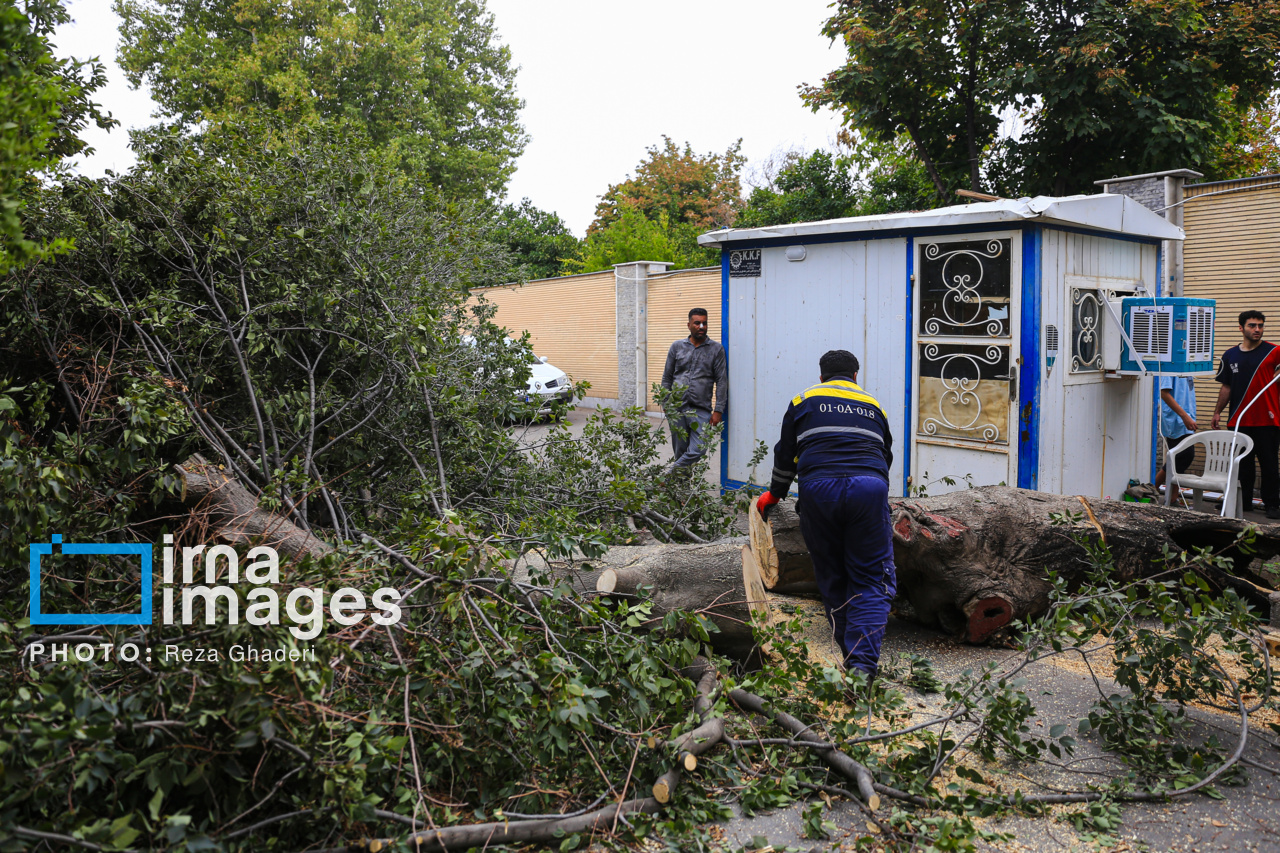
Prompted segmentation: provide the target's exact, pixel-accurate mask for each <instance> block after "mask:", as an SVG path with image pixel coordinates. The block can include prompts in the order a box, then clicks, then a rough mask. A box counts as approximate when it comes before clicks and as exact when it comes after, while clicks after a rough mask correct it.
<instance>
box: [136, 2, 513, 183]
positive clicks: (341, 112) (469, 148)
mask: <svg viewBox="0 0 1280 853" xmlns="http://www.w3.org/2000/svg"><path fill="white" fill-rule="evenodd" d="M115 9H116V11H117V12H118V13H119V15H120V17H121V19H122V21H123V23H122V25H121V30H120V31H121V47H120V63H121V65H122V66H123V68H124V69H125V72H126V74H127V76H128V77H129V79H130V81H131V82H132V83H133V84H134V85H139V84H141V83H143V82H146V83H147V84H148V85H149V86H150V87H151V91H152V95H153V97H154V98H155V99H156V101H157V102H158V103H159V104H160V111H161V114H162V116H164V117H167V118H170V119H173V120H176V121H178V122H180V123H182V124H184V125H196V124H198V123H200V122H218V121H222V120H227V119H233V118H238V117H241V116H243V115H245V114H246V113H252V112H260V111H267V112H273V113H276V114H279V115H281V116H283V117H285V118H287V119H288V120H289V121H290V122H293V123H301V122H305V121H307V120H309V119H315V118H319V119H323V120H326V121H338V122H345V123H348V124H351V125H354V126H357V127H359V128H361V129H362V130H363V132H364V134H365V135H367V137H368V139H370V140H371V141H372V142H373V144H375V145H377V146H381V147H386V148H388V149H389V150H390V151H392V152H393V154H394V155H395V156H396V157H397V158H398V160H399V161H400V163H401V167H402V168H403V169H404V170H405V171H406V172H408V173H409V174H411V175H413V176H414V177H415V178H416V179H418V180H421V181H423V182H426V183H429V184H431V185H434V186H437V187H440V188H442V189H443V190H444V191H445V193H446V194H447V195H449V196H458V197H467V196H469V197H496V196H500V195H501V193H502V189H503V187H505V185H506V182H507V180H508V178H509V177H510V175H511V173H512V172H513V171H514V169H515V159H516V157H518V156H519V154H520V152H521V151H522V150H523V149H524V145H525V142H526V136H525V133H524V130H523V128H522V127H521V125H520V123H519V120H518V112H519V110H520V107H521V106H522V102H521V100H520V99H519V98H518V97H517V95H516V91H515V69H514V67H513V66H512V64H511V53H510V50H509V49H508V48H507V47H505V46H503V45H501V44H499V43H498V41H497V34H496V31H495V27H494V20H493V16H492V15H491V14H490V13H489V12H488V11H487V9H486V8H485V3H484V0H377V2H374V0H360V2H354V3H345V2H339V0H297V2H292V3H287V4H281V3H278V2H275V0H116V3H115Z"/></svg>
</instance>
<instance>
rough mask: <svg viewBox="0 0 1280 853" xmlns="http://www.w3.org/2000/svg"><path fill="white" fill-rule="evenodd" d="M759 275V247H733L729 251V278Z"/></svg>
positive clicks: (755, 276)
mask: <svg viewBox="0 0 1280 853" xmlns="http://www.w3.org/2000/svg"><path fill="white" fill-rule="evenodd" d="M759 276H760V250H759V249H734V250H732V251H730V252H729V278H759Z"/></svg>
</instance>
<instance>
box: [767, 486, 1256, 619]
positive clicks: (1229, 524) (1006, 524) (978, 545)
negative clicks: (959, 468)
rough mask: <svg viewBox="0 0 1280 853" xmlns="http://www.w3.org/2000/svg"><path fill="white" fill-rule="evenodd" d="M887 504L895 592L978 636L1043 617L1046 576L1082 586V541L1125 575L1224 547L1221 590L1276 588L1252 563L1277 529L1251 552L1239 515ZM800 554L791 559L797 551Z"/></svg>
mask: <svg viewBox="0 0 1280 853" xmlns="http://www.w3.org/2000/svg"><path fill="white" fill-rule="evenodd" d="M788 504H792V502H790V501H788V502H784V503H783V504H781V505H779V507H778V508H775V512H776V510H777V509H781V508H782V507H784V506H787V505H788ZM890 509H891V512H892V518H893V554H894V561H895V563H896V565H897V570H898V595H899V598H900V599H905V600H906V602H907V603H908V604H909V605H910V607H909V613H908V615H910V616H912V617H913V618H915V619H916V620H918V621H920V622H922V623H924V624H928V625H935V626H937V627H939V628H941V629H942V630H944V631H946V632H947V633H950V634H955V635H959V636H962V637H963V638H964V639H966V640H968V641H969V642H971V643H980V642H982V641H984V640H986V639H987V638H989V637H990V636H991V635H992V634H993V633H994V632H995V631H997V630H998V629H1000V628H1002V627H1004V626H1005V625H1007V624H1009V623H1010V622H1011V621H1013V620H1015V619H1022V618H1026V617H1028V616H1032V615H1035V614H1038V613H1040V612H1043V610H1044V609H1045V608H1046V607H1047V606H1048V603H1049V598H1048V596H1049V591H1050V589H1051V587H1050V584H1049V577H1048V572H1049V571H1054V572H1056V573H1057V574H1058V575H1060V576H1062V577H1064V578H1066V579H1067V581H1068V582H1069V583H1072V584H1075V583H1079V582H1080V581H1082V580H1083V579H1084V578H1085V576H1086V575H1087V573H1088V571H1089V568H1090V566H1091V563H1090V560H1089V556H1088V553H1087V551H1086V549H1085V547H1084V545H1082V543H1087V544H1089V545H1093V546H1097V545H1101V544H1103V543H1104V542H1105V544H1106V546H1107V548H1108V549H1109V551H1110V554H1111V557H1112V559H1113V560H1114V566H1115V568H1114V577H1115V578H1116V579H1117V580H1121V581H1128V580H1134V579H1137V578H1140V577H1145V576H1150V575H1152V574H1154V573H1156V572H1158V571H1161V570H1162V568H1163V562H1162V561H1161V555H1162V554H1163V553H1164V551H1165V549H1166V548H1167V549H1168V550H1169V552H1170V553H1174V554H1177V553H1181V552H1184V551H1189V550H1192V549H1196V548H1209V549H1211V550H1213V551H1220V552H1223V554H1224V555H1225V556H1226V557H1228V558H1229V559H1230V560H1231V561H1232V564H1233V567H1234V568H1233V570H1232V571H1231V572H1224V571H1222V570H1220V569H1216V568H1214V567H1212V566H1205V567H1203V568H1199V569H1197V571H1199V572H1200V574H1201V575H1202V576H1203V577H1204V578H1205V579H1206V580H1207V581H1208V582H1209V584H1210V585H1211V586H1212V587H1214V589H1215V590H1216V591H1218V592H1221V591H1223V590H1225V589H1227V588H1231V589H1234V590H1235V591H1236V592H1237V593H1239V594H1240V595H1241V596H1242V597H1243V598H1245V599H1246V600H1248V601H1249V602H1250V603H1251V604H1253V605H1254V606H1255V607H1257V608H1258V609H1260V610H1261V611H1262V612H1264V613H1266V612H1267V609H1268V606H1269V604H1268V599H1267V595H1268V593H1269V592H1270V591H1271V590H1269V589H1267V585H1266V580H1265V579H1264V578H1262V577H1260V576H1259V575H1257V574H1256V573H1254V572H1253V571H1251V570H1250V568H1249V567H1250V564H1251V563H1252V561H1253V560H1255V559H1257V558H1259V557H1261V558H1262V559H1267V558H1270V557H1273V556H1275V555H1277V554H1280V525H1274V524H1268V525H1262V526H1259V527H1258V528H1257V536H1256V538H1255V540H1254V541H1253V543H1252V546H1251V550H1246V549H1244V548H1241V547H1239V546H1238V545H1237V544H1236V541H1237V538H1238V537H1239V535H1240V533H1241V532H1242V531H1244V530H1245V529H1246V527H1248V526H1249V523H1248V522H1245V521H1242V520H1240V519H1235V518H1219V517H1217V516H1214V515H1207V514H1205V513H1199V512H1190V511H1188V510H1182V509H1175V508H1166V507H1163V506H1157V505H1154V504H1135V503H1125V502H1122V501H1106V500H1096V499H1085V498H1079V497H1074V496H1068V495H1051V494H1046V493H1044V492H1033V491H1028V490H1026V489H1014V488H1009V487H1005V486H987V487H984V488H980V489H970V490H966V491H958V492H951V493H949V494H945V495H939V496H937V497H931V498H895V499H893V500H891V501H890ZM801 511H803V506H802V507H801ZM770 524H771V526H772V527H773V531H772V532H773V540H774V542H779V541H782V542H793V541H794V540H793V539H791V538H787V537H790V536H791V535H792V534H793V533H794V532H795V531H797V530H798V526H799V523H798V519H797V516H796V515H795V512H794V510H791V511H784V512H777V513H776V515H773V516H772V517H771V518H770ZM792 547H793V549H794V546H792ZM767 559H768V558H767V557H766V558H764V559H762V560H761V562H762V563H763V562H765V561H766V560H767ZM791 559H792V563H793V566H794V562H795V561H796V559H797V558H796V556H795V555H794V554H792V556H791ZM778 562H779V565H780V566H781V564H782V562H783V560H782V556H781V554H780V555H779V558H778ZM809 571H810V572H812V564H810V567H809ZM762 574H764V572H763V571H762ZM799 575H800V572H799V571H798V570H796V569H794V568H793V569H792V570H791V571H790V572H789V573H788V574H787V575H786V577H787V578H788V579H790V580H791V581H792V582H795V580H796V579H797V578H798V577H799ZM782 577H783V574H782V573H781V572H779V579H781V578H782ZM766 588H768V584H766ZM900 610H904V611H906V610H908V608H900Z"/></svg>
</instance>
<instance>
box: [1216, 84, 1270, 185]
mask: <svg viewBox="0 0 1280 853" xmlns="http://www.w3.org/2000/svg"><path fill="white" fill-rule="evenodd" d="M1236 119H1237V120H1236V123H1235V124H1234V126H1233V127H1232V128H1231V132H1230V134H1229V135H1228V137H1227V138H1226V139H1225V140H1224V141H1223V144H1222V145H1221V146H1220V147H1219V149H1218V151H1217V152H1216V154H1215V158H1214V163H1213V165H1212V166H1210V167H1209V174H1211V175H1212V176H1214V177H1216V178H1222V179H1225V178H1247V177H1252V176H1254V175H1268V174H1270V175H1274V174H1277V173H1280V90H1277V91H1275V92H1272V93H1271V97H1270V98H1268V99H1267V102H1266V103H1264V104H1259V105H1258V106H1256V107H1254V108H1253V109H1251V110H1247V111H1245V112H1243V113H1239V112H1237V114H1236Z"/></svg>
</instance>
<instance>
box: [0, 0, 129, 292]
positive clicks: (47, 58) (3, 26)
mask: <svg viewBox="0 0 1280 853" xmlns="http://www.w3.org/2000/svg"><path fill="white" fill-rule="evenodd" d="M69 20H70V15H69V14H68V13H67V11H66V10H65V9H64V8H63V7H62V5H61V3H59V2H56V0H43V2H42V0H30V1H29V2H23V3H22V4H21V6H19V4H18V3H15V2H14V0H0V104H3V116H2V117H0V274H3V273H4V272H5V271H6V270H7V269H8V268H9V267H11V266H13V265H15V264H18V263H22V262H24V261H28V260H31V259H33V258H35V257H39V256H40V255H41V254H43V253H44V252H45V251H47V250H53V249H56V248H58V247H59V246H61V245H63V244H61V243H59V242H58V240H57V238H56V237H54V236H51V237H50V238H49V242H47V243H46V244H45V245H43V246H42V245H41V244H39V243H37V242H35V241H32V240H30V239H28V238H27V236H26V235H25V233H24V227H23V215H22V208H23V206H24V204H25V202H26V199H27V197H28V196H29V194H30V193H31V192H32V191H33V190H34V188H35V186H36V184H35V179H34V175H35V173H37V172H39V171H42V170H47V169H50V168H53V167H54V166H55V165H56V164H57V163H58V162H59V161H60V160H62V158H64V157H68V156H71V155H73V154H76V153H79V152H80V151H82V150H83V149H84V147H85V144H84V142H83V141H81V140H80V138H79V134H80V132H81V131H82V130H83V129H84V127H85V125H86V124H87V123H88V122H90V121H92V122H94V123H95V124H97V125H98V126H99V127H102V128H110V127H112V126H114V125H115V124H116V122H115V121H114V120H112V119H111V117H110V115H109V114H107V113H104V112H102V110H101V108H100V107H99V106H98V105H97V104H96V103H94V102H93V101H92V99H91V98H92V95H93V92H94V91H95V90H96V89H97V88H98V87H100V86H101V85H102V84H103V83H104V82H105V80H106V77H105V73H104V70H103V67H102V65H101V63H99V62H98V61H97V60H93V59H91V60H75V59H58V58H56V57H55V56H54V55H53V52H52V48H51V45H50V44H49V37H50V35H51V34H52V32H53V29H54V27H56V26H57V25H59V24H62V23H65V22H67V21H69Z"/></svg>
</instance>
